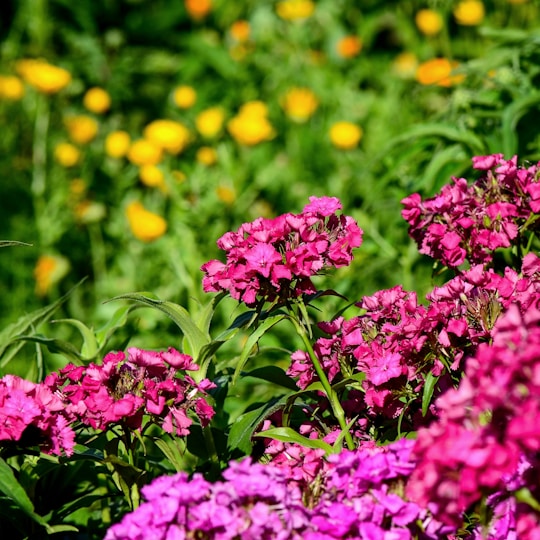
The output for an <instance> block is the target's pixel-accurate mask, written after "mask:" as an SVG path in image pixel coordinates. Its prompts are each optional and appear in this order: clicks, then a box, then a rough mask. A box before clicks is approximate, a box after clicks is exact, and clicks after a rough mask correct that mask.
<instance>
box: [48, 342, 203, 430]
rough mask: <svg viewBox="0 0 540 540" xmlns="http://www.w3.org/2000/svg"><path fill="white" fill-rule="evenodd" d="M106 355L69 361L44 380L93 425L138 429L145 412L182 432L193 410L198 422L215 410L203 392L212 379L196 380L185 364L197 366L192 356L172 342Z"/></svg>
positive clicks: (70, 409)
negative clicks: (154, 348) (86, 360)
mask: <svg viewBox="0 0 540 540" xmlns="http://www.w3.org/2000/svg"><path fill="white" fill-rule="evenodd" d="M127 352H128V354H127V357H126V355H125V353H123V352H112V353H109V354H107V355H106V356H105V358H104V359H103V363H102V364H101V365H97V364H94V363H92V364H90V365H88V366H87V367H83V366H75V365H73V364H69V365H68V366H66V367H65V368H63V369H61V370H60V372H59V373H53V374H51V375H49V376H48V377H47V379H46V380H45V383H46V385H47V386H48V387H49V388H50V389H51V390H52V391H54V392H55V394H56V395H58V396H61V398H62V401H63V403H64V405H65V407H66V410H67V411H68V413H69V414H71V415H73V416H75V417H76V418H77V419H78V420H79V421H81V422H82V423H83V424H85V425H87V426H91V427H92V428H94V429H100V430H105V429H107V427H108V426H109V425H111V424H118V423H122V424H124V425H126V426H127V427H129V428H130V429H141V426H142V422H143V416H144V415H149V416H150V417H151V419H152V421H153V422H154V423H157V424H159V425H161V427H162V428H163V430H164V431H166V432H167V433H174V434H176V435H178V436H184V435H187V434H188V433H189V426H191V424H192V423H193V421H192V420H191V418H189V417H188V412H189V411H192V412H194V413H195V414H196V415H197V416H198V418H199V420H200V421H201V423H202V425H206V424H208V422H209V421H210V420H211V418H212V416H213V414H214V410H213V409H212V407H211V406H210V405H209V404H208V402H207V401H206V398H205V393H206V390H208V389H210V388H212V387H213V386H214V385H213V383H211V382H210V381H209V380H207V379H204V380H203V381H201V382H200V383H198V384H196V383H195V381H194V380H193V379H192V378H191V377H190V376H189V375H187V374H185V373H182V374H181V375H180V371H182V372H184V371H186V370H189V371H193V370H197V369H198V366H197V365H196V364H194V363H193V359H192V358H191V357H190V356H188V355H186V354H182V353H180V352H178V351H177V350H175V349H173V348H169V349H168V350H167V351H160V352H154V351H145V350H141V349H136V348H130V349H128V351H127Z"/></svg>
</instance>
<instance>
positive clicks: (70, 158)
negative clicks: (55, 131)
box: [54, 143, 81, 167]
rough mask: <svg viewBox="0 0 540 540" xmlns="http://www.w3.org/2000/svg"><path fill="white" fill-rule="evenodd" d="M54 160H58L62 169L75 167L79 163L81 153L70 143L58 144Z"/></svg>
mask: <svg viewBox="0 0 540 540" xmlns="http://www.w3.org/2000/svg"><path fill="white" fill-rule="evenodd" d="M54 159H56V161H57V162H58V163H60V165H62V167H73V166H74V165H77V163H79V160H80V159H81V152H80V151H79V149H78V148H77V147H76V146H73V145H72V144H70V143H60V144H57V145H56V147H55V149H54Z"/></svg>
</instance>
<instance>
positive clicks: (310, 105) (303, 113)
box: [281, 88, 319, 123]
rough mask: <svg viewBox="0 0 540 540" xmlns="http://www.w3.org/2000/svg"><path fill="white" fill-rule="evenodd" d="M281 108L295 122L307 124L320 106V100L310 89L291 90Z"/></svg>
mask: <svg viewBox="0 0 540 540" xmlns="http://www.w3.org/2000/svg"><path fill="white" fill-rule="evenodd" d="M281 106H282V107H283V110H284V111H285V113H286V114H287V116H288V117H289V118H291V119H292V120H294V121H295V122H300V123H301V122H306V121H307V120H309V118H310V117H311V116H312V114H313V113H314V112H315V111H316V109H317V107H318V106H319V100H318V99H317V97H316V96H315V94H314V93H313V92H312V91H311V90H310V89H309V88H291V89H290V90H289V91H288V92H287V93H286V94H285V96H284V98H283V100H282V103H281Z"/></svg>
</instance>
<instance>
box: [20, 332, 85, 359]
mask: <svg viewBox="0 0 540 540" xmlns="http://www.w3.org/2000/svg"><path fill="white" fill-rule="evenodd" d="M19 340H20V341H31V342H33V343H39V344H40V345H44V346H45V347H47V349H49V351H51V352H52V353H57V354H62V355H64V356H65V357H67V358H68V360H71V361H73V362H75V363H77V364H80V363H81V360H82V356H81V354H80V353H79V351H78V349H77V347H75V345H73V344H72V343H70V342H68V341H64V340H62V339H56V338H46V337H43V336H21V337H19V338H17V339H16V340H14V341H19Z"/></svg>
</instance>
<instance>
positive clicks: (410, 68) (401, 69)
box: [392, 51, 418, 79]
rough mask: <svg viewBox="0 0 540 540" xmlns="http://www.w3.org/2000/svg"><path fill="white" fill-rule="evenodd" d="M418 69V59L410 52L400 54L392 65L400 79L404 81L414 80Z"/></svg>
mask: <svg viewBox="0 0 540 540" xmlns="http://www.w3.org/2000/svg"><path fill="white" fill-rule="evenodd" d="M417 67H418V58H417V57H416V55H415V54H414V53H412V52H409V51H404V52H402V53H399V54H398V55H397V56H396V57H395V58H394V62H393V63H392V69H393V71H394V72H395V73H396V75H398V76H399V77H402V78H403V79H412V78H413V77H414V76H415V75H416V69H417Z"/></svg>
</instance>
